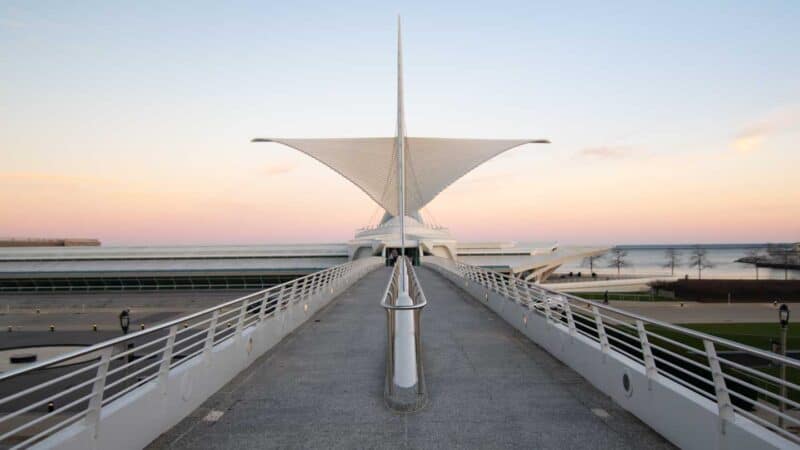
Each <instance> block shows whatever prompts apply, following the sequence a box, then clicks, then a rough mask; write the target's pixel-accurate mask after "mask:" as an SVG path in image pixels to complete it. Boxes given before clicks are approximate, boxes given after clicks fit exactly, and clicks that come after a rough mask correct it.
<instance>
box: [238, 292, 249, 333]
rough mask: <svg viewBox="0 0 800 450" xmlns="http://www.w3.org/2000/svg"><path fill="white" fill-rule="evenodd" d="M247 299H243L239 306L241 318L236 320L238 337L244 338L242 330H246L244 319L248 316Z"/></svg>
mask: <svg viewBox="0 0 800 450" xmlns="http://www.w3.org/2000/svg"><path fill="white" fill-rule="evenodd" d="M247 303H248V301H247V300H244V301H242V306H241V307H240V308H239V319H238V320H237V321H236V339H237V340H238V339H241V338H242V330H244V319H245V317H247Z"/></svg>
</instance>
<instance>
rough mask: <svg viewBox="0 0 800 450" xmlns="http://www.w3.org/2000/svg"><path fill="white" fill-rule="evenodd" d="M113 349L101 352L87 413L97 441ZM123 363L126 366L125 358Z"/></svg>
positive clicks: (88, 423) (88, 421) (87, 422)
mask: <svg viewBox="0 0 800 450" xmlns="http://www.w3.org/2000/svg"><path fill="white" fill-rule="evenodd" d="M112 350H113V348H112V347H106V348H104V349H103V350H101V351H100V365H99V366H97V378H96V379H95V380H94V384H93V385H92V396H91V397H90V398H89V406H88V409H87V411H86V424H87V425H88V426H89V427H91V429H92V437H93V438H94V439H97V432H98V428H99V426H100V410H101V409H102V407H103V391H104V390H105V387H106V374H107V373H108V366H109V364H110V362H111V352H112ZM122 363H123V364H125V359H124V358H123V360H122Z"/></svg>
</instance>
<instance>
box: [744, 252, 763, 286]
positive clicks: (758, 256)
mask: <svg viewBox="0 0 800 450" xmlns="http://www.w3.org/2000/svg"><path fill="white" fill-rule="evenodd" d="M761 250H762V249H760V248H751V249H750V250H748V251H747V259H748V261H750V262H752V263H753V265H754V266H755V267H756V280H757V279H758V265H759V263H762V262H764V259H765V258H764V254H763V253H762V252H761Z"/></svg>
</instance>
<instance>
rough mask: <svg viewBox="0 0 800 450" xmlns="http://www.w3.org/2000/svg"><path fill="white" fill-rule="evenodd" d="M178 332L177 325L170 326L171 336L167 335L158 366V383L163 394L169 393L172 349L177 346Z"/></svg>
mask: <svg viewBox="0 0 800 450" xmlns="http://www.w3.org/2000/svg"><path fill="white" fill-rule="evenodd" d="M177 332H178V326H177V325H173V326H171V327H169V336H167V343H166V344H164V353H162V355H161V366H160V367H159V368H158V384H159V386H161V395H167V380H168V378H169V366H170V364H171V363H172V349H173V347H174V346H175V334H176V333H177Z"/></svg>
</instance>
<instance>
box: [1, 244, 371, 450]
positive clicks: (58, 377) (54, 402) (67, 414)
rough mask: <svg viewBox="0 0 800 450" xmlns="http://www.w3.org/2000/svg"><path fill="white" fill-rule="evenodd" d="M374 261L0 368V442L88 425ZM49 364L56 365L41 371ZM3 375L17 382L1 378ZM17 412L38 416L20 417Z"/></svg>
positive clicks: (19, 443)
mask: <svg viewBox="0 0 800 450" xmlns="http://www.w3.org/2000/svg"><path fill="white" fill-rule="evenodd" d="M381 264H382V262H381V259H380V258H364V259H359V260H355V261H352V262H348V263H345V264H340V265H337V266H334V267H330V268H328V269H325V270H321V271H318V272H314V273H311V274H309V275H306V276H303V277H300V278H296V279H294V280H292V281H289V282H286V283H282V284H279V285H276V286H272V287H270V288H267V289H263V290H261V291H258V292H255V293H252V294H248V295H245V296H242V297H239V298H236V299H234V300H230V301H226V302H224V303H221V304H218V305H216V306H213V307H210V308H206V309H204V310H202V311H198V312H195V313H192V314H187V315H185V316H182V317H179V318H177V319H173V320H169V321H167V322H164V323H162V324H159V325H156V326H154V327H152V328H149V329H146V330H141V331H137V332H133V333H130V334H126V335H123V336H119V337H116V338H113V339H109V340H106V341H103V342H100V343H97V344H94V345H91V346H88V347H86V348H82V349H79V350H75V351H72V352H69V353H66V354H63V355H59V356H56V357H53V358H50V359H47V360H44V361H41V362H37V363H34V364H31V365H28V366H26V367H22V368H19V369H15V370H12V371H9V372H5V373H0V395H2V396H0V407H2V412H0V447H4V445H5V444H6V442H7V441H9V440H12V439H13V444H12V445H13V446H14V448H18V447H20V448H21V447H27V446H29V445H33V444H34V443H36V442H39V441H40V440H42V439H44V438H46V437H48V436H50V435H52V434H54V433H56V432H58V431H60V430H62V429H63V428H64V427H66V426H68V425H69V424H71V423H74V422H75V421H76V420H80V419H84V420H86V421H87V422H86V423H87V425H88V426H92V427H96V426H97V424H98V422H99V420H100V410H101V408H103V407H105V406H106V405H108V404H109V403H111V402H114V401H116V400H117V399H118V398H120V397H122V396H123V395H127V394H128V393H131V392H133V391H136V390H137V389H140V388H141V387H142V386H144V385H145V384H146V383H147V382H148V381H151V380H154V379H157V380H159V383H160V382H161V380H163V379H166V378H167V374H168V373H169V372H170V371H171V370H173V369H174V368H175V367H177V366H179V365H181V364H184V363H185V362H186V361H188V360H189V359H191V358H193V357H202V358H210V357H211V355H212V353H213V351H214V349H215V348H216V347H217V346H218V345H220V344H221V343H223V342H225V341H228V340H229V339H239V338H240V337H241V336H242V334H243V332H244V331H245V330H247V329H250V328H252V327H254V326H260V325H261V324H262V323H263V324H269V323H271V322H268V321H267V319H269V318H272V317H275V316H279V315H281V314H283V312H284V311H285V310H287V309H288V307H289V305H290V304H294V303H299V302H308V301H310V300H312V299H313V298H316V297H315V296H317V295H319V294H322V293H323V292H324V293H325V294H333V293H334V292H335V290H336V289H337V288H340V287H344V286H347V285H348V283H349V282H350V281H352V280H354V279H356V278H357V277H360V276H361V275H363V274H365V273H366V272H368V271H370V270H372V269H374V268H376V267H378V266H379V265H381ZM304 308H305V307H304ZM134 343H135V345H136V346H135V347H133V345H134ZM143 349H144V350H143ZM136 350H140V351H142V352H141V354H137V353H136ZM65 363H67V364H69V365H67V364H65ZM56 367H58V368H59V370H55V371H52V372H51V371H48V370H47V369H50V368H56ZM65 368H67V372H66V373H65V372H64V369H65ZM26 376H31V378H30V380H31V381H30V382H28V383H27V385H25V380H27V379H28V378H22V377H26ZM11 380H14V382H15V383H18V382H22V384H23V386H21V387H17V386H14V387H12V385H11V384H6V383H9V382H10V381H11ZM43 405H50V406H48V409H47V412H43V411H41V408H42V407H43ZM22 414H25V415H26V416H28V415H30V414H34V416H36V415H38V414H40V415H39V416H38V417H35V418H30V417H25V420H22V421H21V420H20V419H22ZM40 422H43V423H44V424H46V425H47V426H45V427H41V428H44V431H39V430H38V428H40V427H37V428H36V429H34V428H32V426H33V425H36V424H37V423H40ZM95 429H96V428H95Z"/></svg>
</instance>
